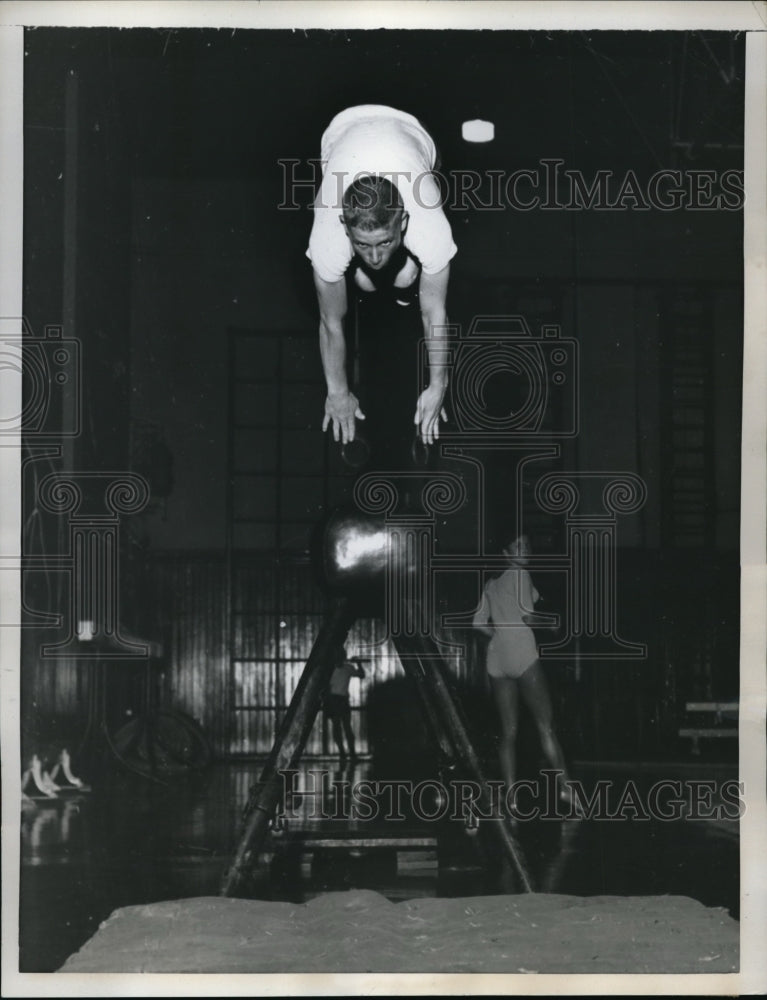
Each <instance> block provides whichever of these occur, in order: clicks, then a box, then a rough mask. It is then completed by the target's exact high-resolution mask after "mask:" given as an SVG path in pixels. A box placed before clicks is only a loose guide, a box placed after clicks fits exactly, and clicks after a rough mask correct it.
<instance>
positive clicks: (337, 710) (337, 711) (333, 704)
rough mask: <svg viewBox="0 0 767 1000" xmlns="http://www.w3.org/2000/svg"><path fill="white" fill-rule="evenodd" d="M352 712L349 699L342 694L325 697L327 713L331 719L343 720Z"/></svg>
mask: <svg viewBox="0 0 767 1000" xmlns="http://www.w3.org/2000/svg"><path fill="white" fill-rule="evenodd" d="M350 712H351V707H350V705H349V699H348V698H347V697H344V695H342V694H328V695H325V713H326V714H327V715H328V716H329V717H330V718H331V719H339V718H343V716H345V715H348V714H349V713H350Z"/></svg>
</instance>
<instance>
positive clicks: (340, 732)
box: [325, 646, 367, 764]
mask: <svg viewBox="0 0 767 1000" xmlns="http://www.w3.org/2000/svg"><path fill="white" fill-rule="evenodd" d="M366 662H367V661H366V660H361V659H360V658H359V657H358V656H352V657H349V658H347V656H346V650H345V649H344V647H343V646H340V647H339V648H338V650H337V651H336V666H335V668H334V670H333V673H332V674H331V676H330V682H329V684H328V691H327V694H326V696H325V714H326V715H327V717H328V719H329V720H330V724H331V727H332V731H333V742H334V743H335V745H336V746H337V747H338V756H339V760H340V761H341V763H342V764H345V763H346V759H347V754H346V749H347V747H348V750H349V755H348V756H349V760H350V763H352V764H355V763H356V761H357V751H356V746H355V743H354V730H353V729H352V712H351V706H350V704H349V683H350V681H351V679H352V677H359V678H363V677H364V676H365V671H364V669H363V668H362V664H363V663H366ZM344 736H345V737H346V745H344Z"/></svg>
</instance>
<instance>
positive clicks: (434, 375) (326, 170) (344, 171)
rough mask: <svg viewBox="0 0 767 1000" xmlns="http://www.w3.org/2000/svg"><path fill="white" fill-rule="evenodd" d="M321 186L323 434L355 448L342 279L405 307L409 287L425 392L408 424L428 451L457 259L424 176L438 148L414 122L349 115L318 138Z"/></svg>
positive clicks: (371, 108) (432, 184)
mask: <svg viewBox="0 0 767 1000" xmlns="http://www.w3.org/2000/svg"><path fill="white" fill-rule="evenodd" d="M321 159H322V164H323V179H322V183H321V185H320V188H319V191H318V193H317V197H316V199H315V203H314V222H313V226H312V232H311V236H310V239H309V248H308V250H307V256H308V257H309V259H310V260H311V262H312V269H313V273H314V284H315V288H316V291H317V301H318V304H319V312H320V354H321V358H322V366H323V370H324V374H325V382H326V386H327V398H326V401H325V415H324V420H323V425H322V429H323V431H325V430H327V428H328V427H331V428H332V432H333V437H334V438H335V440H336V441H339V440H340V441H342V442H343V443H344V444H346V443H347V442H350V441H353V440H354V436H355V432H356V421H357V420H364V419H365V414H364V413H363V412H362V410H361V408H360V402H359V400H358V398H357V397H356V396H355V395H354V393H353V392H352V391H351V390H350V388H349V383H348V380H347V372H346V339H345V335H344V318H345V316H346V313H347V308H348V293H347V284H346V278H347V273H348V274H350V275H351V276H352V280H353V282H354V284H355V286H356V288H357V289H359V290H360V291H361V292H362V293H373V292H378V293H383V294H384V295H388V296H389V298H390V299H392V300H393V301H394V302H395V303H397V304H400V305H403V306H406V305H408V304H409V303H411V302H412V301H413V300H414V297H415V292H416V285H417V297H418V300H419V304H420V311H421V320H422V323H423V331H424V337H425V338H426V341H427V344H428V345H429V365H428V367H429V384H428V385H427V386H426V388H424V389H423V390H422V391H421V392H420V394H419V395H418V399H417V402H416V407H415V417H414V420H413V423H415V425H416V427H417V430H418V433H419V434H420V436H421V439H422V440H423V442H424V443H426V444H433V443H434V441H435V440H436V438H438V437H439V421H440V419H443V420H444V419H445V413H444V410H443V407H442V402H443V399H444V396H445V391H446V389H447V369H446V365H445V360H446V359H445V356H444V354H445V352H444V350H440V342H441V341H442V339H443V338H444V337H445V335H446V323H447V314H446V307H445V301H446V297H447V289H448V282H449V276H450V261H451V259H452V258H453V256H454V255H455V253H456V252H457V251H456V246H455V243H454V242H453V237H452V232H451V229H450V224H449V222H448V221H447V218H446V216H445V214H444V212H443V210H442V207H441V194H440V191H439V188H438V186H437V183H436V181H435V179H434V175H433V173H432V171H433V170H434V168H435V164H436V147H435V145H434V141H433V140H432V138H431V136H430V135H429V134H428V132H426V130H425V129H424V128H423V126H422V125H421V124H420V122H419V121H418V120H417V119H416V118H414V117H413V116H412V115H409V114H407V113H406V112H404V111H398V110H396V109H395V108H389V107H385V106H383V105H375V104H367V105H360V106H358V107H352V108H347V109H346V110H345V111H342V112H341V113H340V114H338V115H336V117H335V118H334V119H333V120H332V121H331V123H330V125H329V126H328V128H327V129H326V131H325V133H324V134H323V136H322V144H321Z"/></svg>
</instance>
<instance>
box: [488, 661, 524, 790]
mask: <svg viewBox="0 0 767 1000" xmlns="http://www.w3.org/2000/svg"><path fill="white" fill-rule="evenodd" d="M490 683H491V685H492V688H493V697H494V698H495V704H496V706H497V708H498V714H499V716H500V719H501V739H500V743H499V745H498V759H499V761H500V764H501V777H502V778H503V780H504V781H505V782H506V790H507V792H508V789H509V788H511V786H512V785H513V784H514V782H515V780H516V776H517V747H516V744H517V731H518V728H519V692H518V690H517V681H516V680H514V679H513V678H512V677H490Z"/></svg>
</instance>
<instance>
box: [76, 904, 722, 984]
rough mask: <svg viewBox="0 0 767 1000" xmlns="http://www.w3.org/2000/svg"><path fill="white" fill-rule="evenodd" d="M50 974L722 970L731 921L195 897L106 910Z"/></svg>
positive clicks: (608, 907) (567, 909)
mask: <svg viewBox="0 0 767 1000" xmlns="http://www.w3.org/2000/svg"><path fill="white" fill-rule="evenodd" d="M61 971H62V972H121V973H137V972H176V973H199V972H201V973H213V972H216V973H270V972H271V973H274V972H282V973H285V972H355V973H365V972H373V973H392V972H468V973H490V972H493V973H518V972H547V973H579V972H580V973H609V972H612V973H706V972H719V973H722V972H736V971H738V924H737V922H736V921H735V920H733V919H732V918H731V917H729V916H728V915H727V912H726V911H725V910H723V909H720V908H717V909H711V908H706V907H705V906H703V905H702V904H701V903H698V902H696V901H695V900H693V899H689V898H687V897H685V896H633V897H623V896H592V897H580V896H558V895H543V894H542V895H520V896H476V897H470V898H463V899H431V898H429V899H413V900H409V901H406V902H398V903H393V902H390V901H389V900H387V899H386V898H385V897H384V896H381V895H379V893H377V892H372V891H369V890H353V891H350V892H335V893H327V894H325V895H322V896H318V897H316V898H315V899H312V900H310V901H309V902H307V903H300V904H294V903H272V902H263V901H259V900H247V899H222V898H217V897H204V898H197V899H180V900H175V901H172V902H165V903H153V904H151V905H146V906H129V907H125V908H123V909H120V910H116V911H115V912H114V913H113V914H112V916H111V917H109V919H108V920H106V921H105V922H104V923H103V924H102V925H101V927H100V928H99V930H98V931H97V932H96V934H95V935H94V936H93V937H92V938H91V940H90V941H88V942H87V943H86V944H85V945H84V946H83V948H82V949H81V950H80V951H79V952H78V953H77V954H75V955H73V956H72V957H71V958H69V959H68V960H67V962H66V963H65V965H64V966H63V967H62V969H61Z"/></svg>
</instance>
